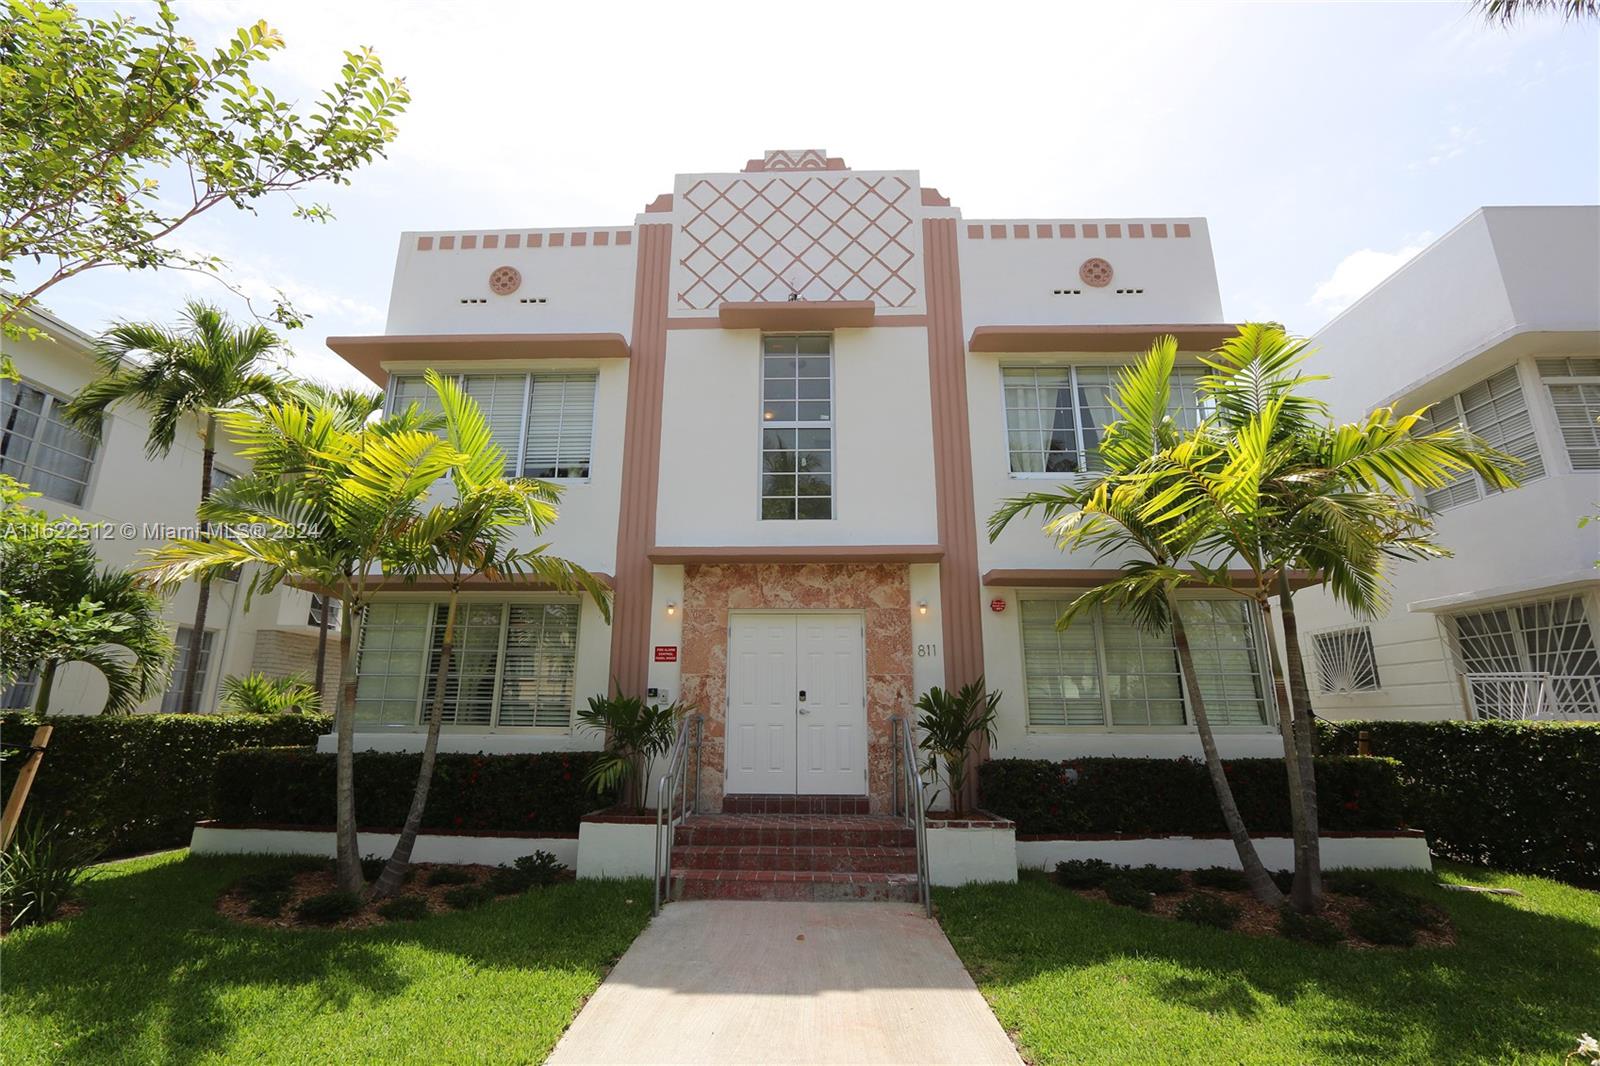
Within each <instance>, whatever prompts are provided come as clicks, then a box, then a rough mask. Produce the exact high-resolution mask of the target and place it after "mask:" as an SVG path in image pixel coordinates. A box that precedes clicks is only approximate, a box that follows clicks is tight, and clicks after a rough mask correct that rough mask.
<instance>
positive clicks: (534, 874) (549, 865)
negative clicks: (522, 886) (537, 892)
mask: <svg viewBox="0 0 1600 1066" xmlns="http://www.w3.org/2000/svg"><path fill="white" fill-rule="evenodd" d="M511 865H512V866H513V867H515V868H516V871H517V872H518V873H520V874H521V875H522V876H523V877H525V878H527V879H528V883H529V884H530V885H553V884H555V883H556V882H557V881H559V880H561V875H562V874H564V873H566V870H567V866H566V863H564V862H562V861H561V860H560V859H558V858H556V857H555V856H554V855H553V854H551V853H550V852H548V851H544V850H542V849H541V850H539V851H535V852H534V853H533V854H532V855H522V856H519V857H518V858H517V859H516V860H515V861H513V862H512V864H511Z"/></svg>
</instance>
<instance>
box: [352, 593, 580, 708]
mask: <svg viewBox="0 0 1600 1066" xmlns="http://www.w3.org/2000/svg"><path fill="white" fill-rule="evenodd" d="M579 613H580V608H579V605H578V604H576V603H572V602H551V603H510V604H507V603H481V602H469V603H463V604H461V605H460V606H459V607H458V608H457V611H456V632H455V646H454V648H453V650H452V653H451V656H450V670H449V673H448V674H447V675H446V677H445V682H444V721H445V722H446V723H448V724H451V725H462V726H475V727H479V728H490V727H493V728H541V729H567V728H569V727H570V726H571V723H572V707H573V700H574V698H575V696H576V683H577V645H578V616H579ZM444 625H445V606H444V605H443V604H433V603H378V604H374V605H373V606H372V607H370V608H368V610H367V616H366V619H365V621H364V622H363V625H362V632H361V646H360V656H359V659H358V662H357V684H356V715H357V718H358V720H360V721H362V722H364V723H367V724H370V725H374V726H379V727H388V728H398V729H414V728H417V727H418V726H419V725H420V724H422V723H425V722H426V721H427V714H428V712H429V710H430V709H431V707H432V701H433V698H434V694H435V692H436V691H438V688H437V685H436V684H435V678H436V677H437V676H438V671H439V660H440V657H441V656H442V654H443V650H444Z"/></svg>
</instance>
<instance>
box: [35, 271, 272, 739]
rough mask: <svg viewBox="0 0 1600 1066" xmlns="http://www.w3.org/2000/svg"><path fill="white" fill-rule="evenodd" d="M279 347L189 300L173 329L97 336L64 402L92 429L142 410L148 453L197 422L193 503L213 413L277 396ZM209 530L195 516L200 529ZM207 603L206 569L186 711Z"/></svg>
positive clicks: (206, 476)
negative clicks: (90, 363) (81, 378)
mask: <svg viewBox="0 0 1600 1066" xmlns="http://www.w3.org/2000/svg"><path fill="white" fill-rule="evenodd" d="M278 351H279V341H278V337H277V335H276V334H274V333H273V332H272V331H271V330H269V329H267V328H266V327H265V326H262V325H259V324H253V325H249V326H244V327H236V326H234V325H233V323H232V322H230V321H229V320H228V316H226V315H224V314H223V313H222V312H221V311H219V310H218V309H217V308H216V307H214V306H212V305H210V304H206V303H201V302H200V301H198V300H191V301H190V302H189V303H188V305H187V306H186V307H185V310H184V315H183V325H182V326H181V327H179V328H177V329H173V328H170V327H167V326H160V325H156V324H154V323H143V322H122V323H118V324H117V325H115V326H113V327H112V328H111V329H110V330H108V331H107V332H106V334H105V335H104V336H103V337H102V338H101V340H100V343H99V346H98V356H99V359H100V363H101V367H102V370H103V373H102V375H101V376H100V377H98V378H96V379H95V380H94V381H91V382H90V383H89V384H88V385H85V386H84V387H83V391H81V392H80V393H78V395H77V397H76V398H75V399H74V400H73V401H72V403H70V404H69V405H68V406H67V408H66V414H67V417H68V418H69V419H71V420H72V421H73V422H74V423H76V424H77V425H78V426H79V427H81V428H82V429H83V430H84V431H85V432H87V433H89V434H91V435H93V436H95V437H98V436H99V435H100V428H101V426H102V425H103V424H104V421H105V418H104V416H105V414H106V412H107V411H109V410H110V409H111V408H113V407H115V406H117V405H118V404H122V403H131V404H133V405H134V406H136V407H138V408H141V409H142V410H144V411H145V412H146V413H147V414H148V415H149V416H150V435H149V436H148V437H147V438H146V439H145V454H146V455H148V456H149V457H150V458H152V459H154V458H157V457H158V456H165V455H168V454H170V453H171V451H172V446H173V444H175V443H176V442H177V437H178V429H179V427H180V426H181V425H182V424H183V422H184V420H185V419H186V418H190V417H192V418H194V419H195V420H196V422H198V424H199V430H200V439H201V453H200V504H201V506H202V508H203V507H204V505H205V502H206V500H208V499H210V498H211V482H212V477H213V472H214V470H213V468H214V465H215V461H216V456H217V416H218V415H219V414H220V413H221V412H223V411H227V410H231V409H236V408H239V407H242V406H246V405H249V404H253V403H259V402H261V401H264V400H270V399H272V398H273V397H275V396H277V395H278V393H279V392H280V391H281V390H282V389H283V387H284V378H283V376H282V374H281V373H280V372H279V371H278V370H277V369H276V368H275V367H274V366H273V365H272V360H273V359H274V357H275V356H276V355H277V353H278ZM209 533H210V526H209V523H208V522H207V520H206V519H205V518H204V517H203V516H201V518H200V537H201V539H202V540H203V539H205V538H206V537H207V536H208V535H209ZM210 605H211V576H210V575H209V574H207V575H206V576H204V577H202V578H201V580H200V595H199V597H198V599H197V600H196V602H195V609H194V628H193V630H192V631H193V632H194V633H195V634H196V638H195V639H194V640H191V641H190V642H189V650H188V662H187V665H186V666H185V673H184V681H183V692H182V693H181V694H180V695H179V697H178V712H179V713H180V714H188V713H191V712H193V711H194V710H195V709H196V707H195V700H196V696H197V693H196V687H197V684H198V681H199V677H200V652H201V648H202V643H201V641H200V640H199V637H198V634H201V633H204V632H205V631H206V614H207V612H208V610H209V609H210Z"/></svg>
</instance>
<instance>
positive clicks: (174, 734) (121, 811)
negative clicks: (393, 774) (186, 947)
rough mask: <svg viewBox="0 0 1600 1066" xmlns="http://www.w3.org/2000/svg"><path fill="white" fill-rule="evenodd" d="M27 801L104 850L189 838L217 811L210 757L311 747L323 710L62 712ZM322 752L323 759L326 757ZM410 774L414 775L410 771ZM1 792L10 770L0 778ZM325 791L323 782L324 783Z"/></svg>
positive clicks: (7, 717) (8, 719)
mask: <svg viewBox="0 0 1600 1066" xmlns="http://www.w3.org/2000/svg"><path fill="white" fill-rule="evenodd" d="M38 722H39V723H42V724H46V725H51V726H54V727H55V732H54V733H53V734H52V735H51V737H50V750H49V751H48V752H47V753H46V754H45V757H44V764H43V766H41V768H40V770H39V776H38V778H36V779H35V780H34V783H33V791H32V792H30V793H29V795H28V806H29V807H30V808H34V809H37V810H47V811H51V812H53V816H54V817H57V818H59V819H60V820H61V823H62V825H63V826H64V827H65V828H66V830H67V831H69V832H70V833H71V834H72V836H74V837H77V838H80V839H93V840H97V841H99V842H100V843H101V844H103V845H104V848H105V852H106V854H107V855H109V856H112V857H115V856H117V855H127V854H130V853H133V852H140V851H154V850H157V849H160V848H176V847H182V846H183V845H185V844H187V843H189V835H190V833H191V831H192V830H193V828H194V823H195V822H197V821H199V820H200V819H202V818H212V817H215V816H217V809H216V807H215V806H214V805H213V802H212V793H213V779H214V777H215V774H216V767H217V757H218V756H219V755H221V754H222V753H223V752H225V751H232V750H233V749H235V748H242V747H247V746H252V745H263V744H271V745H283V744H305V745H313V744H315V743H316V741H317V737H318V736H320V735H321V734H323V733H326V732H328V730H329V727H330V719H329V718H328V717H326V716H324V715H302V714H293V715H270V716H259V715H234V714H228V715H222V714H135V715H61V716H58V717H52V718H45V719H42V720H38ZM35 724H36V720H35V719H33V718H31V717H25V716H22V715H19V714H10V713H8V714H0V731H3V732H7V733H15V734H16V735H18V736H21V735H24V733H25V731H31V729H32V728H33V726H34V725H35ZM329 757H330V758H331V757H332V756H329ZM413 776H415V775H414V774H413ZM5 777H6V783H5V790H6V791H9V788H10V784H11V782H12V781H13V780H15V777H16V775H15V774H13V773H7V774H6V775H5ZM328 787H329V796H330V797H331V796H332V794H333V793H332V787H333V786H332V783H331V780H330V784H329V786H328Z"/></svg>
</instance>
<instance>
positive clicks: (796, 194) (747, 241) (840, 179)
mask: <svg viewBox="0 0 1600 1066" xmlns="http://www.w3.org/2000/svg"><path fill="white" fill-rule="evenodd" d="M917 195H918V190H917V189H916V188H914V187H913V186H912V185H911V184H909V183H908V182H906V181H905V180H904V179H903V178H901V177H898V176H896V175H894V174H881V175H877V176H871V175H859V174H852V173H850V172H848V171H846V172H842V173H837V174H828V175H826V176H824V175H816V176H808V177H804V178H801V177H800V176H799V175H790V176H788V177H778V176H772V177H767V176H765V175H762V174H754V175H750V176H745V175H739V176H736V177H733V178H729V179H724V180H719V181H716V182H713V181H709V180H706V179H703V178H702V179H700V180H699V181H696V182H695V183H694V184H693V185H691V186H690V187H689V188H688V189H687V190H686V191H685V192H684V194H683V203H682V206H681V207H680V209H679V212H680V217H681V218H683V220H684V221H683V224H682V227H681V229H682V233H683V240H682V241H681V242H680V245H679V246H680V247H681V248H683V249H685V251H684V254H683V255H682V256H681V257H680V258H679V260H678V264H679V266H681V267H682V268H683V270H684V271H685V274H686V276H685V277H684V278H683V279H682V281H683V282H684V288H683V291H681V292H679V293H678V294H677V299H678V304H679V306H680V307H683V308H687V309H690V310H697V311H703V310H708V309H711V308H714V307H716V306H717V305H718V304H720V303H723V302H724V301H736V302H737V301H754V300H787V299H789V298H790V296H791V295H795V296H797V297H798V298H799V299H803V300H875V301H878V302H880V303H882V304H884V305H885V306H887V307H904V306H906V305H907V304H908V303H910V302H911V301H912V300H913V299H914V298H915V297H916V295H917V285H916V279H918V278H919V277H920V276H921V275H920V272H919V271H917V270H916V269H915V266H914V260H915V258H916V255H915V253H914V252H913V250H912V249H913V248H914V247H916V246H917V242H916V232H915V229H914V227H915V226H916V214H915V212H916V208H915V207H914V206H913V203H914V201H915V199H916V197H917Z"/></svg>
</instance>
